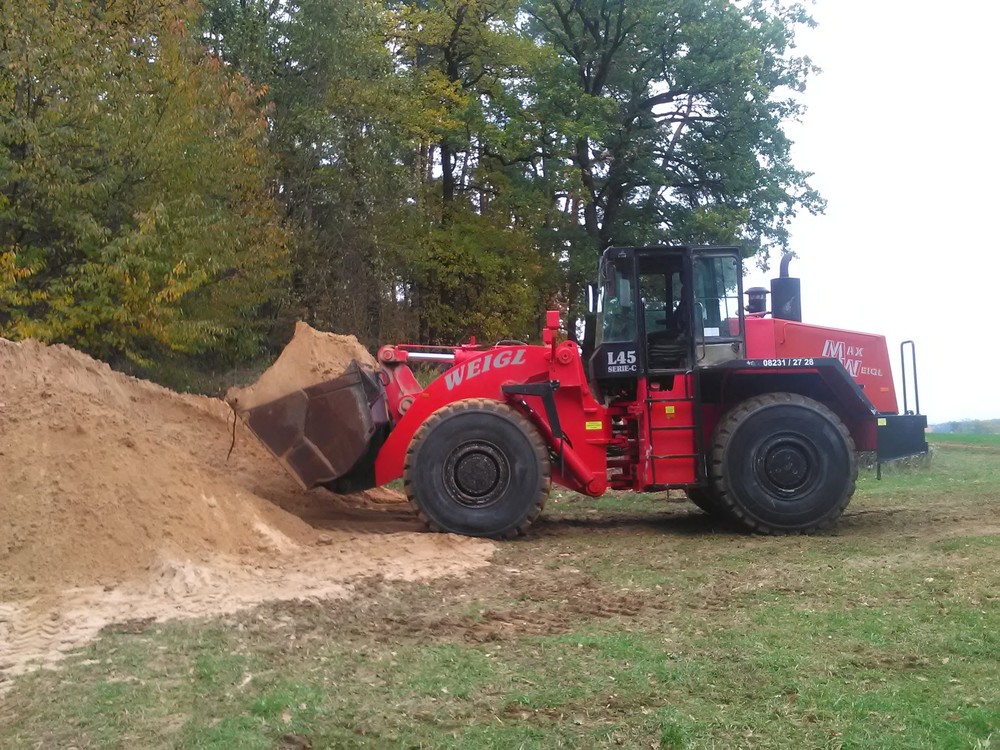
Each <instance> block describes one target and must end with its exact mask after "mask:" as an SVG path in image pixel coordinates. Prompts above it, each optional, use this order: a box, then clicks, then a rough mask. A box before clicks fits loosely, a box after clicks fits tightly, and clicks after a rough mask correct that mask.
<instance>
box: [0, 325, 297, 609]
mask: <svg viewBox="0 0 1000 750" xmlns="http://www.w3.org/2000/svg"><path fill="white" fill-rule="evenodd" d="M227 412H228V409H226V407H225V405H224V404H222V403H221V402H219V401H217V400H214V399H208V398H198V397H192V396H185V395H180V394H176V393H173V392H171V391H168V390H166V389H164V388H160V387H158V386H156V385H153V384H151V383H148V382H144V381H139V380H135V379H133V378H129V377H127V376H124V375H121V374H120V373H116V372H113V371H112V370H111V369H110V368H109V367H108V366H107V365H105V364H102V363H100V362H97V361H95V360H93V359H91V358H90V357H87V356H86V355H84V354H81V353H79V352H77V351H74V350H72V349H69V348H68V347H64V346H52V347H46V346H42V345H40V344H37V343H35V342H31V341H28V342H23V343H19V344H14V343H11V342H8V341H0V519H2V522H0V597H3V598H7V597H9V596H11V595H12V594H25V593H33V592H36V591H39V590H51V589H52V588H53V587H58V586H67V585H87V584H105V585H106V584H111V583H115V582H118V581H121V580H125V579H127V578H134V577H137V576H138V575H140V574H141V571H143V570H145V569H149V568H150V566H151V565H153V564H154V563H155V562H156V561H157V560H159V559H160V558H162V557H164V556H167V557H182V558H185V559H186V558H194V559H204V558H206V557H207V556H210V555H215V554H219V553H221V554H228V555H242V556H253V555H258V556H259V555H261V554H269V553H272V552H275V551H282V550H288V549H290V548H292V547H294V546H295V545H296V544H299V543H305V544H309V543H312V541H313V537H314V536H315V531H314V529H312V528H311V527H310V526H309V525H308V524H306V523H304V522H302V521H301V520H300V519H298V518H296V517H295V516H293V515H290V514H288V513H285V512H283V511H282V510H281V509H280V508H277V507H275V505H274V504H273V503H272V502H268V500H272V501H274V502H279V501H280V499H281V498H280V495H281V493H282V491H283V488H282V487H281V483H275V482H274V480H273V478H272V477H269V476H267V470H270V471H271V473H276V470H277V472H280V469H277V467H275V466H273V465H272V464H271V459H270V457H269V456H268V454H267V453H265V452H264V451H263V450H261V449H259V448H257V446H256V445H254V444H252V443H250V440H249V439H244V440H243V441H242V442H241V446H240V451H239V452H238V453H235V452H234V456H233V458H232V459H231V460H230V463H229V464H227V463H226V452H227V451H228V449H229V443H230V438H229V431H228V428H227V424H226V419H227ZM284 489H287V491H294V490H293V489H292V488H290V487H288V488H284Z"/></svg>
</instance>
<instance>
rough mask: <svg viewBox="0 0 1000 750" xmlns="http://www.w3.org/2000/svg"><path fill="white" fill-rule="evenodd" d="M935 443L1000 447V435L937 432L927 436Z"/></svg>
mask: <svg viewBox="0 0 1000 750" xmlns="http://www.w3.org/2000/svg"><path fill="white" fill-rule="evenodd" d="M927 437H928V440H929V442H930V443H931V444H932V445H933V444H942V445H949V444H952V445H953V444H956V443H957V444H960V445H995V446H997V447H1000V435H965V434H961V433H956V432H935V433H931V434H930V435H928V436H927Z"/></svg>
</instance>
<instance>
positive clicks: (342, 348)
mask: <svg viewBox="0 0 1000 750" xmlns="http://www.w3.org/2000/svg"><path fill="white" fill-rule="evenodd" d="M354 359H356V360H358V361H359V362H360V363H361V364H365V365H369V366H371V367H374V366H375V360H374V358H373V357H372V355H371V354H369V353H368V350H367V349H365V348H364V347H363V346H362V345H361V344H360V343H359V342H358V340H357V339H356V338H355V337H354V336H341V335H338V334H336V333H326V332H324V331H317V330H316V329H315V328H312V327H310V326H309V325H308V324H307V323H303V322H302V321H299V322H298V323H296V324H295V335H294V336H292V340H291V341H290V342H289V343H288V346H286V347H285V348H284V350H283V351H282V352H281V356H280V357H278V359H277V360H276V361H275V363H274V364H273V365H271V366H270V367H269V368H268V369H267V371H266V372H265V373H264V374H263V375H261V376H260V380H258V381H257V382H256V383H254V384H253V385H251V386H247V387H246V388H230V389H229V391H228V392H227V393H226V402H227V403H228V404H229V405H230V406H232V407H233V409H235V410H236V411H238V412H240V413H241V414H242V413H244V412H246V411H249V410H250V409H253V408H254V407H256V406H260V405H261V404H266V403H268V402H270V401H274V400H276V399H279V398H281V397H282V396H286V395H288V394H289V393H292V392H294V391H298V390H301V389H303V388H308V387H309V386H311V385H316V384H317V383H323V382H325V381H327V380H331V379H333V378H335V377H337V376H338V375H340V374H341V373H343V372H344V370H346V369H347V366H348V365H349V364H351V360H354Z"/></svg>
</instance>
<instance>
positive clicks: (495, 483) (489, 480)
mask: <svg viewBox="0 0 1000 750" xmlns="http://www.w3.org/2000/svg"><path fill="white" fill-rule="evenodd" d="M444 480H445V484H446V485H447V486H448V490H449V493H450V494H451V497H452V499H453V500H454V501H455V502H457V503H458V504H459V505H464V506H466V507H467V508H486V507H488V506H490V505H493V504H494V503H496V502H497V501H498V500H500V498H501V497H502V496H503V494H504V492H505V491H506V489H507V487H508V486H510V464H509V463H508V461H507V457H506V456H505V455H504V454H503V452H502V451H501V450H500V449H499V448H498V447H497V446H495V445H493V444H492V443H489V442H486V441H483V440H475V441H470V442H467V443H462V444H461V445H459V446H458V447H457V448H455V450H453V451H452V452H451V453H450V454H449V455H448V458H447V460H446V461H445V465H444Z"/></svg>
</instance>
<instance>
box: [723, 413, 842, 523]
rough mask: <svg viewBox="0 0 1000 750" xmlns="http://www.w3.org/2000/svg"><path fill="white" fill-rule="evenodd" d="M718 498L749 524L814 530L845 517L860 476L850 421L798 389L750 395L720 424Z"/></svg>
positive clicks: (734, 514) (726, 507)
mask: <svg viewBox="0 0 1000 750" xmlns="http://www.w3.org/2000/svg"><path fill="white" fill-rule="evenodd" d="M709 472H710V477H711V481H712V486H713V487H714V489H715V495H716V497H717V498H718V500H719V502H720V504H721V505H722V506H723V507H724V508H725V509H726V510H727V511H728V512H729V514H730V515H731V516H732V517H733V518H734V519H735V520H736V521H738V522H739V523H741V524H742V525H743V526H745V527H746V528H748V529H749V530H751V531H756V532H760V533H764V534H797V533H810V532H814V531H818V530H821V529H826V528H828V527H830V526H831V525H833V523H834V522H835V521H836V520H837V519H838V518H839V517H840V515H841V514H842V513H843V512H844V509H845V508H846V507H847V504H848V503H849V502H850V500H851V496H852V495H853V494H854V488H855V483H856V481H857V477H858V465H857V458H856V456H855V452H854V441H853V439H852V438H851V435H850V433H849V432H848V431H847V427H845V426H844V423H843V422H842V421H841V420H840V418H839V417H838V416H837V415H836V414H834V413H833V412H832V411H830V409H828V408H827V407H825V406H824V405H823V404H821V403H819V402H818V401H814V400H812V399H810V398H806V397H805V396H800V395H798V394H795V393H768V394H764V395H762V396H756V397H754V398H750V399H747V400H746V401H743V402H742V403H740V404H738V405H737V406H735V407H734V408H733V409H732V410H731V411H730V412H729V413H727V414H726V415H725V416H724V417H723V418H722V420H720V422H719V424H718V426H717V427H716V429H715V434H714V436H713V438H712V455H711V461H710V466H709Z"/></svg>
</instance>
